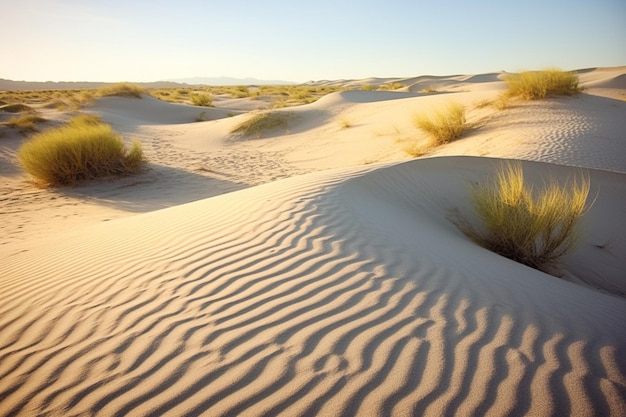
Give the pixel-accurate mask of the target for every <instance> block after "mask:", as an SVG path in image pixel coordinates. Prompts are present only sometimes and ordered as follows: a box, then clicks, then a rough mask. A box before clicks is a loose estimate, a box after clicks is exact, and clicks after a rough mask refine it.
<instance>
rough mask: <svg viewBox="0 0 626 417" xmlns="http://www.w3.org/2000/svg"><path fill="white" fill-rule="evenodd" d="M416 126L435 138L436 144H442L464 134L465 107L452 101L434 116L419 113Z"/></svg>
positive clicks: (436, 111) (465, 126) (416, 117)
mask: <svg viewBox="0 0 626 417" xmlns="http://www.w3.org/2000/svg"><path fill="white" fill-rule="evenodd" d="M414 122H415V126H417V127H418V128H419V129H420V130H422V131H424V132H425V133H427V134H428V135H429V136H431V137H432V138H433V139H434V140H435V145H442V144H444V143H448V142H450V141H451V140H454V139H457V138H459V137H461V135H463V132H464V131H465V130H466V128H467V125H466V120H465V107H463V105H461V104H459V103H455V102H450V103H448V104H447V105H446V107H445V108H443V109H438V110H435V112H434V113H433V115H432V116H429V115H426V114H418V115H417V116H415V120H414Z"/></svg>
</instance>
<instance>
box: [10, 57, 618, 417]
mask: <svg viewBox="0 0 626 417" xmlns="http://www.w3.org/2000/svg"><path fill="white" fill-rule="evenodd" d="M625 73H626V71H625V68H615V69H595V70H588V71H585V72H582V73H581V80H582V81H583V83H584V85H586V86H588V89H587V90H586V92H585V94H583V95H581V96H580V97H577V98H563V99H553V100H548V101H542V102H538V103H531V104H522V105H517V106H515V107H513V108H511V109H509V110H506V111H505V112H497V111H494V110H493V109H490V108H483V109H475V108H473V106H472V104H473V103H476V102H478V101H480V100H484V99H486V98H493V97H495V96H496V95H497V94H498V92H499V90H500V89H502V82H501V81H498V80H499V78H498V77H499V74H485V75H480V76H473V77H470V76H456V77H447V78H444V77H438V78H436V80H435V81H436V82H437V83H439V84H438V85H437V88H438V89H441V90H448V91H452V92H451V93H449V94H435V95H424V94H420V93H418V92H417V91H420V90H422V89H423V88H424V85H425V83H426V82H433V80H430V79H427V78H428V77H417V78H415V79H413V84H411V83H409V82H406V84H407V85H408V87H407V88H406V91H405V92H404V93H402V94H397V93H396V94H394V93H382V92H347V93H336V94H332V95H330V96H327V97H325V98H323V99H321V100H319V101H318V102H316V103H313V104H310V105H306V106H301V107H298V108H287V109H282V110H280V111H282V112H288V113H290V115H291V116H290V117H291V118H290V119H289V120H290V121H289V132H284V131H280V130H277V131H275V132H270V134H268V135H266V136H264V137H262V138H260V139H247V140H244V139H242V138H237V137H231V136H230V135H228V131H229V130H230V129H231V128H232V127H233V126H235V125H236V124H237V123H239V122H240V121H241V120H244V118H246V117H250V116H249V115H247V114H241V115H235V116H233V117H227V118H223V119H220V120H215V121H209V122H200V123H191V122H192V121H193V120H194V119H195V117H196V116H197V115H198V114H199V112H200V111H206V114H207V115H208V116H209V117H211V118H213V117H215V118H217V117H223V116H224V112H226V113H241V112H240V111H238V110H241V109H242V107H239V109H232V108H216V109H201V108H194V107H189V106H181V105H171V104H166V103H161V102H158V101H156V100H152V99H150V98H144V99H142V100H132V99H121V98H109V99H104V100H101V101H100V102H99V103H97V104H96V105H95V106H94V107H92V108H90V109H89V111H92V112H94V113H97V114H100V115H102V116H103V118H104V119H105V120H107V121H109V122H110V123H112V124H113V126H114V127H115V128H116V129H118V130H119V131H121V132H123V133H124V136H125V137H127V138H129V139H130V138H138V139H140V140H141V141H142V143H143V145H144V148H145V150H146V153H147V156H148V157H149V158H150V160H151V165H150V170H149V171H148V172H147V173H145V174H142V175H138V176H135V177H131V178H126V179H122V180H116V181H112V182H111V181H107V182H101V183H97V184H95V185H84V186H80V187H76V188H74V189H70V190H66V189H63V190H39V189H35V188H33V187H32V186H31V185H30V184H28V183H27V182H26V177H24V176H23V174H21V172H20V171H19V169H18V168H16V167H15V165H14V154H15V150H16V149H17V145H18V144H19V141H20V140H21V139H20V138H18V137H4V138H2V139H0V140H1V141H2V142H1V145H2V146H1V147H0V157H1V158H2V159H0V169H1V171H0V174H1V175H2V178H3V183H2V195H3V197H2V199H3V200H2V206H1V207H2V208H1V209H0V228H1V231H2V234H1V237H0V248H1V249H0V276H1V277H2V278H1V280H0V334H1V335H2V337H0V415H58V416H61V415H63V416H66V415H103V416H105V415H106V416H110V415H153V416H158V415H172V416H175V415H207V416H217V415H285V416H293V415H329V416H333V415H365V416H376V415H398V416H404V415H406V416H409V415H432V416H439V415H577V416H588V415H615V416H618V415H624V414H625V413H626V403H625V400H624V398H625V393H626V322H625V321H624V317H626V300H625V298H624V295H625V294H626V278H625V273H624V271H626V222H625V221H624V215H625V213H626V142H625V140H626V138H625V137H624V132H626V120H625V117H624V116H626V102H625V101H624V100H623V97H625V96H624V94H625V93H626V91H625V90H624V87H623V86H622V85H621V84H622V83H623V79H624V74H625ZM430 78H435V77H430ZM407 80H408V79H407ZM370 81H372V80H370ZM379 81H380V80H379ZM344 82H345V83H348V82H349V81H344ZM380 82H390V81H389V80H382V81H380ZM449 99H454V100H457V101H460V102H462V103H464V104H466V105H467V106H468V120H469V121H470V122H471V123H473V124H474V126H475V128H474V130H473V131H472V132H471V134H470V135H469V136H468V137H466V138H464V139H462V140H459V141H457V142H454V143H452V144H450V145H447V146H446V147H444V148H441V149H439V150H437V151H435V152H434V155H435V156H438V157H435V158H420V159H416V160H411V161H408V162H403V163H398V162H401V161H406V160H408V157H407V155H406V154H405V153H404V152H403V151H402V146H401V145H400V144H399V143H398V141H399V140H400V141H401V140H403V139H406V138H409V137H419V136H420V135H421V133H420V132H418V131H417V130H416V129H415V128H414V127H413V126H412V124H411V117H412V115H413V114H414V113H416V112H417V111H420V110H425V109H428V108H429V107H431V106H433V105H436V104H438V103H445V102H446V101H447V100H449ZM224 104H225V105H230V106H232V105H234V104H236V103H232V102H231V103H224ZM218 105H219V103H218ZM342 120H348V121H349V122H350V124H351V125H352V127H349V128H346V129H344V128H342V127H341V122H342ZM454 155H463V156H454ZM476 156H479V157H476ZM499 158H519V159H524V160H526V161H527V162H524V167H525V169H526V172H527V173H528V174H529V179H530V180H531V181H533V182H534V183H537V184H538V185H540V184H541V183H542V182H543V181H544V179H545V178H547V177H554V178H560V179H562V180H564V179H566V178H568V177H571V176H572V175H574V174H575V173H576V172H578V170H579V169H578V168H574V167H572V166H575V167H585V168H588V169H587V170H586V172H588V174H589V176H590V179H591V183H592V192H593V195H592V196H591V197H590V199H594V198H595V202H594V204H593V206H592V208H591V210H590V211H589V212H588V214H587V215H586V216H585V219H584V220H585V227H586V232H587V233H586V234H585V238H584V241H583V243H582V245H581V246H580V248H579V249H578V250H577V251H576V252H575V253H573V254H572V255H570V256H568V257H567V259H566V260H565V263H564V278H565V279H559V278H555V277H553V276H550V275H546V274H544V273H541V272H538V271H536V270H533V269H530V268H527V267H525V266H523V265H520V264H517V263H514V262H512V261H510V260H508V259H505V258H502V257H500V256H497V255H495V254H493V253H491V252H489V251H486V250H484V249H482V248H480V247H478V246H476V245H475V244H473V243H472V242H470V241H469V240H468V239H467V238H466V237H465V236H463V235H462V234H461V233H460V232H459V231H458V230H457V229H456V228H455V227H454V225H453V224H452V223H450V221H449V220H448V219H447V216H448V214H449V212H450V210H452V209H459V210H461V211H462V212H463V213H465V214H468V215H469V216H471V212H472V210H471V207H470V204H469V199H468V192H467V183H468V182H470V181H485V180H488V178H489V176H490V175H491V174H492V173H493V170H494V169H495V167H496V166H497V165H498V162H499V160H500V159H499ZM531 161H537V162H531ZM301 173H308V174H306V175H301V176H296V174H301ZM287 177H291V178H288V179H283V180H280V181H275V180H278V179H281V178H287ZM257 184H262V185H258V186H254V187H250V186H251V185H257ZM243 188H247V189H243ZM231 191H232V192H231ZM208 197H212V198H208ZM194 200H199V201H195V202H191V201H194ZM183 203H188V204H183ZM157 209H163V210H158V211H155V210H157ZM140 213H143V214H140ZM104 220H109V221H104ZM616 294H618V295H616ZM619 294H621V295H622V296H619Z"/></svg>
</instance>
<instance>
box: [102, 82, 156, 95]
mask: <svg viewBox="0 0 626 417" xmlns="http://www.w3.org/2000/svg"><path fill="white" fill-rule="evenodd" d="M98 93H99V95H100V96H105V97H106V96H117V97H130V98H141V95H142V94H147V90H146V89H145V88H143V87H140V86H138V85H136V84H131V83H117V84H113V85H110V86H107V87H102V88H101V89H99V90H98Z"/></svg>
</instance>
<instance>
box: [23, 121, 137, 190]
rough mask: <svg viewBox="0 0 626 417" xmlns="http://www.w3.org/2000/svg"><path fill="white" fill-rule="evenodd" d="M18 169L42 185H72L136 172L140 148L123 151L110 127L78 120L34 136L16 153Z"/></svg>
mask: <svg viewBox="0 0 626 417" xmlns="http://www.w3.org/2000/svg"><path fill="white" fill-rule="evenodd" d="M18 160H19V163H20V165H21V166H22V167H23V168H24V170H26V172H28V173H29V174H31V175H32V176H33V177H35V178H36V179H37V180H38V181H39V182H40V183H42V184H44V185H72V184H75V183H77V182H80V181H84V180H90V179H95V178H99V177H108V176H124V175H129V174H133V173H136V172H138V171H140V169H141V167H142V166H143V164H144V157H143V152H142V149H141V144H140V143H139V142H134V143H133V144H132V146H131V149H130V150H127V149H126V147H125V145H124V141H123V140H122V138H121V137H120V136H118V135H117V134H116V133H115V132H114V131H113V129H112V128H111V126H109V125H107V124H104V123H102V122H100V121H99V119H98V118H96V117H94V116H78V117H76V118H74V119H71V120H70V121H69V122H68V123H67V124H66V125H64V126H62V127H60V128H57V129H52V130H48V131H45V132H42V133H39V134H37V135H35V136H34V137H33V138H32V139H30V140H29V141H27V142H26V143H24V144H23V145H22V146H21V147H20V149H19V151H18Z"/></svg>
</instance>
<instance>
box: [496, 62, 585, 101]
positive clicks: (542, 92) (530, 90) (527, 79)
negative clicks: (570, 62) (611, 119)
mask: <svg viewBox="0 0 626 417" xmlns="http://www.w3.org/2000/svg"><path fill="white" fill-rule="evenodd" d="M504 80H505V81H506V84H507V86H508V90H507V92H506V93H505V94H506V96H508V97H512V98H514V97H518V98H520V99H522V100H540V99H543V98H546V97H552V96H573V95H576V94H578V93H580V91H581V89H580V87H579V86H578V75H576V73H575V72H566V71H562V70H560V69H556V68H550V69H546V70H541V71H524V72H520V73H518V74H507V75H506V76H505V77H504Z"/></svg>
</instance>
